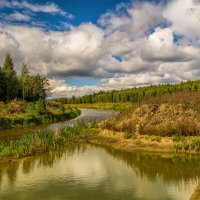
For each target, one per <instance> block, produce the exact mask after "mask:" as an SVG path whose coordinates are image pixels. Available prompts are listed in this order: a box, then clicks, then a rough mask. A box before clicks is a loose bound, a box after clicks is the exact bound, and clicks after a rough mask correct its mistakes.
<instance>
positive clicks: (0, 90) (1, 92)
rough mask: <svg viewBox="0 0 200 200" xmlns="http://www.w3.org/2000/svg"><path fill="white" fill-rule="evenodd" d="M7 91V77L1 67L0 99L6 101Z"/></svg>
mask: <svg viewBox="0 0 200 200" xmlns="http://www.w3.org/2000/svg"><path fill="white" fill-rule="evenodd" d="M5 98H6V93H5V78H4V74H3V72H2V68H1V67H0V101H5Z"/></svg>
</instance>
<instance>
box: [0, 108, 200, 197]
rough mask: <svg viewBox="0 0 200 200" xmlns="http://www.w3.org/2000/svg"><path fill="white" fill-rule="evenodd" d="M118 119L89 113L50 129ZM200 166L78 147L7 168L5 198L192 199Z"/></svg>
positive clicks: (1, 182) (183, 159)
mask: <svg viewBox="0 0 200 200" xmlns="http://www.w3.org/2000/svg"><path fill="white" fill-rule="evenodd" d="M113 114H114V113H112V112H110V111H97V110H88V109H84V110H82V115H81V116H80V117H78V119H74V120H70V121H67V122H62V123H56V124H52V125H48V126H46V127H45V128H52V127H53V128H57V127H60V126H64V125H72V124H74V123H77V120H80V119H81V120H84V121H86V122H89V121H91V120H92V121H93V120H96V121H98V120H101V119H105V118H107V117H109V116H112V115H113ZM35 128H36V127H35ZM37 128H39V127H37ZM40 128H41V127H40ZM42 128H44V127H43V126H42ZM20 134H21V132H20ZM199 163H200V157H199V156H194V155H193V156H189V155H173V154H149V153H148V154H147V153H139V152H135V153H128V152H124V151H119V150H114V149H110V148H105V147H100V146H96V145H89V144H74V145H69V146H68V147H67V148H66V149H65V150H62V151H60V152H58V151H56V152H51V153H48V154H44V155H41V156H35V157H32V158H26V159H21V160H17V161H13V162H7V163H6V162H5V163H1V164H0V199H1V200H35V199H38V200H86V199H87V200H189V198H190V196H191V195H192V194H193V193H194V190H195V187H196V186H197V185H198V184H199V181H198V180H199V177H200V167H199Z"/></svg>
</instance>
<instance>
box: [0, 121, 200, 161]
mask: <svg viewBox="0 0 200 200" xmlns="http://www.w3.org/2000/svg"><path fill="white" fill-rule="evenodd" d="M186 141H187V143H188V144H189V143H190V144H191V145H189V147H188V148H186V147H187V145H185V142H186ZM197 141H198V142H199V143H200V138H199V137H196V136H195V137H184V138H181V139H180V140H177V138H174V137H158V136H148V135H143V136H135V137H132V138H129V136H128V135H127V133H124V132H113V131H110V130H106V129H100V128H94V127H93V124H88V125H85V124H78V125H74V126H69V127H63V128H60V129H57V130H44V131H36V132H34V133H29V134H26V135H24V136H22V138H21V139H19V140H16V141H10V142H9V143H5V142H0V162H5V161H11V160H15V159H19V158H24V157H30V156H35V155H40V154H43V153H46V152H51V151H55V150H60V149H62V148H65V147H66V146H67V145H68V144H71V143H89V144H96V145H101V146H106V147H110V148H114V149H118V150H123V151H127V152H137V151H141V152H152V153H178V154H183V153H184V154H200V151H199V149H197V148H196V149H195V148H194V147H195V145H194V144H195V143H196V142H197ZM192 142H193V143H192ZM177 146H178V147H179V148H177Z"/></svg>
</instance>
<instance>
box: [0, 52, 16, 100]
mask: <svg viewBox="0 0 200 200" xmlns="http://www.w3.org/2000/svg"><path fill="white" fill-rule="evenodd" d="M2 72H3V75H4V78H5V95H6V100H11V99H14V98H16V97H17V94H18V91H19V82H18V78H17V75H16V72H15V71H14V65H13V61H12V58H11V57H10V55H9V54H8V55H7V56H6V58H5V61H4V64H3V67H2Z"/></svg>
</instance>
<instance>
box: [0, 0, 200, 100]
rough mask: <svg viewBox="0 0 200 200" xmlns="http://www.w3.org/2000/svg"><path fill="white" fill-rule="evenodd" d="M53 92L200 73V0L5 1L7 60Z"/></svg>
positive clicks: (2, 42) (2, 39)
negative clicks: (25, 68) (42, 78)
mask: <svg viewBox="0 0 200 200" xmlns="http://www.w3.org/2000/svg"><path fill="white" fill-rule="evenodd" d="M8 53H10V54H11V56H12V58H13V61H14V63H15V69H16V71H17V72H18V73H20V69H21V66H22V63H26V64H27V65H28V67H29V71H30V72H31V73H32V74H38V73H39V74H40V75H42V76H46V77H47V78H48V79H49V82H50V84H51V87H52V96H53V97H62V96H64V97H70V96H72V95H75V96H82V95H85V94H91V93H93V92H98V91H100V90H113V89H122V88H129V87H138V86H145V85H150V84H162V83H176V82H180V81H185V80H194V79H200V0H149V1H148V0H54V1H53V0H48V1H44V0H0V65H2V63H3V61H4V58H5V56H6V54H8Z"/></svg>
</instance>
